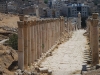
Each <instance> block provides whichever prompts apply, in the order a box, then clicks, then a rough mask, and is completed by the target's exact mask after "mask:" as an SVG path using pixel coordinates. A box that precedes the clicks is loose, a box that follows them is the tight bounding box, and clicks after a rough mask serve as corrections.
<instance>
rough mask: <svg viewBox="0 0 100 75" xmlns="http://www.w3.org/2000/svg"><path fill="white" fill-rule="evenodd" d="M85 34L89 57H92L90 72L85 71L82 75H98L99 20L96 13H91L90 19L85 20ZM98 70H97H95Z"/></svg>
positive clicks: (99, 72) (99, 71) (99, 66)
mask: <svg viewBox="0 0 100 75" xmlns="http://www.w3.org/2000/svg"><path fill="white" fill-rule="evenodd" d="M87 34H88V41H89V43H90V44H89V46H90V49H89V50H88V51H89V53H90V55H89V56H90V57H92V63H91V65H92V68H93V69H92V70H90V69H89V70H87V71H86V72H83V74H82V75H99V74H100V69H98V68H100V65H99V19H98V13H93V14H92V17H89V18H88V20H87ZM96 69H98V70H96Z"/></svg>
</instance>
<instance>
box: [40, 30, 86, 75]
mask: <svg viewBox="0 0 100 75" xmlns="http://www.w3.org/2000/svg"><path fill="white" fill-rule="evenodd" d="M83 33H85V30H77V31H75V32H74V34H73V36H72V38H70V39H69V41H67V42H65V43H63V44H61V45H60V46H59V47H58V49H56V50H55V51H54V52H53V55H52V56H50V57H47V58H46V59H45V60H44V61H43V62H42V63H41V66H43V67H48V68H49V69H50V70H52V71H53V75H73V74H75V73H76V72H78V73H80V70H81V69H82V63H83V60H84V58H83V57H84V50H85V46H86V43H87V41H86V37H85V36H83Z"/></svg>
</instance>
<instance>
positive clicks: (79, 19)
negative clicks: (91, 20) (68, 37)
mask: <svg viewBox="0 0 100 75" xmlns="http://www.w3.org/2000/svg"><path fill="white" fill-rule="evenodd" d="M78 29H81V13H80V12H79V13H78Z"/></svg>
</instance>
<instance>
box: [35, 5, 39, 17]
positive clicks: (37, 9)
mask: <svg viewBox="0 0 100 75" xmlns="http://www.w3.org/2000/svg"><path fill="white" fill-rule="evenodd" d="M36 16H37V18H39V17H40V16H39V7H38V6H36Z"/></svg>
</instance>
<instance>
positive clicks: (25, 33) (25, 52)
mask: <svg viewBox="0 0 100 75" xmlns="http://www.w3.org/2000/svg"><path fill="white" fill-rule="evenodd" d="M24 55H25V56H24V66H25V69H27V68H28V22H27V21H24Z"/></svg>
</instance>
